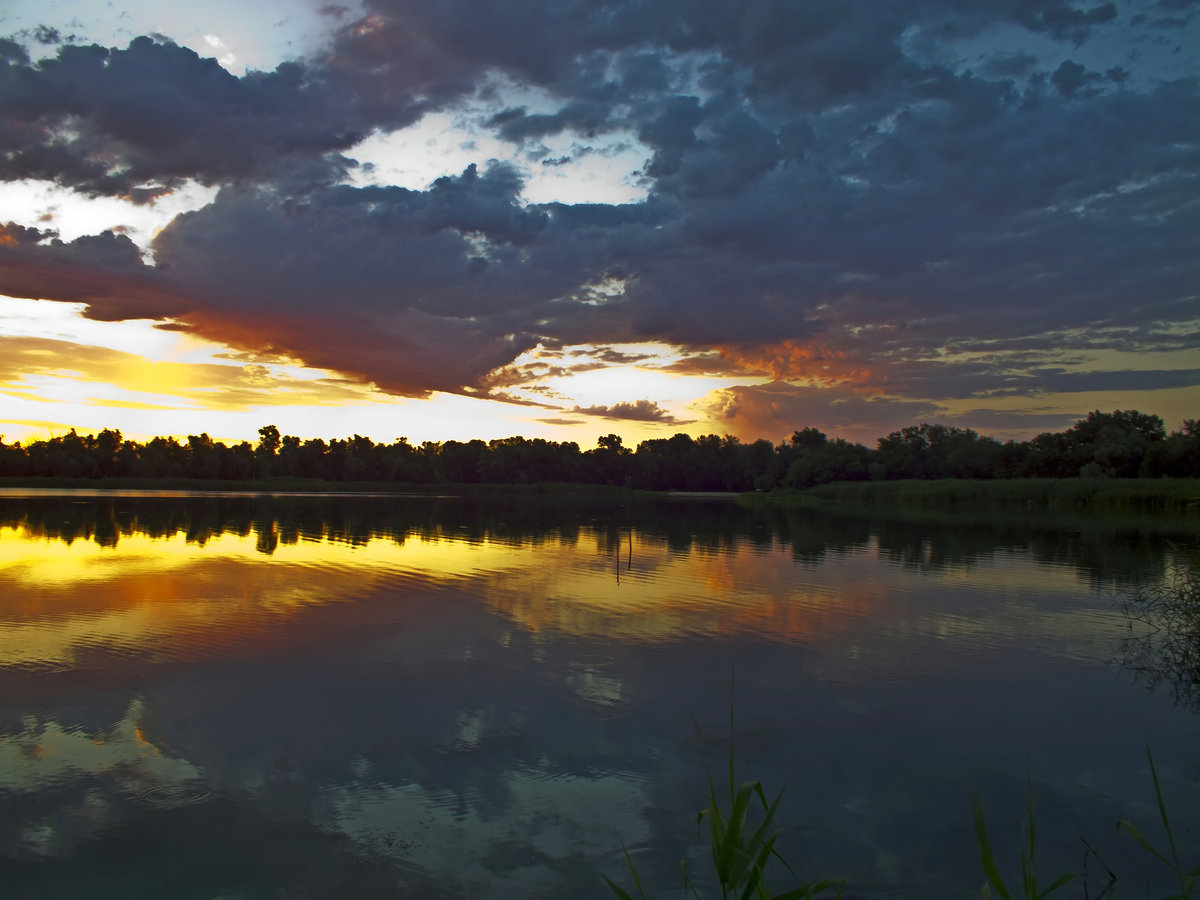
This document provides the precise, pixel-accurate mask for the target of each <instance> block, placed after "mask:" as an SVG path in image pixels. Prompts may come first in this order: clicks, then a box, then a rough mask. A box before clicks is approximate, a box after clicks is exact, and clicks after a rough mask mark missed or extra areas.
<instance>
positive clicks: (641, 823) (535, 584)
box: [0, 490, 1200, 900]
mask: <svg viewBox="0 0 1200 900" xmlns="http://www.w3.org/2000/svg"><path fill="white" fill-rule="evenodd" d="M1195 523H1196V520H1195V519H1193V520H1191V521H1190V522H1189V521H1186V520H1176V521H1174V522H1172V521H1168V520H1152V519H1147V520H1143V521H1127V520H1103V519H1085V518H1080V519H1076V520H1039V519H1037V518H1035V517H1033V518H1031V517H1024V518H1007V519H999V518H997V519H988V518H986V517H982V516H981V517H978V518H975V519H957V520H947V519H939V518H926V519H924V520H918V519H911V518H910V519H906V518H903V517H890V518H889V517H880V516H875V517H863V516H854V515H851V514H838V515H834V514H831V513H828V512H825V513H822V512H817V511H812V510H789V511H780V510H773V511H772V510H766V511H764V510H752V509H746V508H743V507H740V506H738V505H736V504H735V503H734V502H732V501H730V500H728V499H725V500H721V499H709V500H695V499H654V500H628V499H627V500H617V499H610V500H591V501H585V500H581V499H573V498H571V497H567V496H555V495H553V494H550V495H545V494H542V495H532V494H531V495H520V494H504V495H499V496H495V497H491V498H479V497H477V498H474V499H472V498H465V497H453V496H446V497H395V496H391V497H371V496H328V497H322V496H276V497H269V496H246V495H205V496H184V495H179V494H159V495H155V494H153V493H143V494H140V495H132V494H131V495H121V496H114V495H111V494H102V493H100V492H77V493H70V492H61V491H59V492H44V493H40V492H36V491H20V490H7V491H5V492H2V493H0V893H2V894H3V896H5V897H10V898H11V897H15V898H35V897H36V898H51V897H64V898H66V897H79V896H85V895H86V896H88V897H91V898H97V897H120V898H126V900H127V898H135V897H147V898H149V897H155V898H157V897H186V898H192V897H194V898H216V897H222V898H241V897H244V898H258V897H271V898H274V897H334V896H337V897H342V896H349V897H411V896H420V897H522V898H526V897H562V896H573V897H577V898H592V897H595V898H602V897H608V896H611V895H610V894H609V892H608V889H607V888H606V887H605V886H604V883H603V881H602V879H601V875H602V874H604V875H608V876H609V877H612V878H614V879H615V880H616V881H617V882H618V883H621V884H624V885H626V886H627V887H628V888H629V889H630V890H633V885H632V883H631V880H630V879H629V877H628V870H627V868H626V866H625V861H624V856H623V854H622V849H621V848H622V845H624V846H625V847H627V848H628V849H629V852H630V854H631V857H632V858H633V860H634V861H635V862H636V864H637V866H638V869H639V871H640V873H641V875H642V878H643V882H644V883H646V884H647V885H648V886H649V885H653V886H654V887H655V891H654V894H655V895H657V896H668V895H671V896H679V893H678V890H679V887H680V885H681V878H680V874H679V861H680V859H685V858H686V859H687V860H688V865H689V869H690V870H691V871H693V872H694V873H696V874H697V876H706V875H707V873H708V869H707V866H708V865H710V860H709V851H708V846H707V840H706V832H705V833H701V832H699V831H698V829H697V824H696V813H697V811H698V810H699V809H700V808H701V807H702V806H704V805H705V800H706V794H705V791H706V771H709V770H711V771H712V773H713V776H714V778H716V780H717V783H718V786H719V788H718V789H719V790H724V789H725V788H724V785H725V784H726V783H727V772H728V760H729V741H730V737H731V735H730V713H731V683H732V685H733V687H732V704H733V708H732V712H733V734H732V739H733V757H734V760H735V765H736V769H737V779H738V780H739V781H740V780H742V779H753V780H760V781H761V782H762V783H763V786H764V788H765V790H766V792H767V793H768V794H769V795H773V794H775V793H776V792H778V791H779V790H780V789H783V788H786V792H785V794H784V798H783V801H782V803H781V806H780V813H779V824H780V826H781V829H782V832H781V836H780V841H779V845H778V846H779V848H780V849H781V851H782V853H783V855H784V856H785V857H786V859H787V861H788V863H789V864H790V866H791V867H792V869H793V870H794V871H795V872H796V874H797V875H798V876H800V877H802V878H804V879H805V880H808V879H812V878H817V877H831V876H841V875H845V876H846V877H847V878H848V882H847V884H848V889H847V896H851V897H868V896H869V897H929V898H950V897H956V898H957V897H964V896H978V890H979V887H980V885H981V884H982V882H983V873H982V870H981V868H980V865H979V856H978V850H977V846H976V842H975V837H974V831H973V825H972V821H973V820H972V798H973V797H974V796H975V795H976V794H978V795H979V796H980V798H981V799H982V802H983V806H984V809H985V811H986V814H987V820H988V826H989V829H990V831H991V835H992V841H993V845H994V846H995V848H996V853H997V856H998V858H999V861H1000V865H1001V868H1002V869H1004V870H1005V871H1006V872H1009V873H1016V872H1017V871H1018V865H1019V863H1018V859H1019V857H1018V849H1017V848H1018V838H1019V834H1020V821H1021V817H1022V814H1023V812H1024V806H1025V794H1026V778H1027V776H1028V778H1029V780H1030V781H1031V783H1032V787H1033V792H1034V796H1035V800H1036V804H1037V823H1038V839H1039V845H1038V868H1039V878H1040V880H1041V881H1042V882H1043V883H1044V884H1048V883H1049V881H1050V880H1051V879H1052V878H1053V877H1054V876H1056V875H1057V874H1059V873H1060V872H1062V871H1076V872H1080V873H1081V875H1082V874H1083V873H1086V884H1087V885H1088V889H1089V890H1090V892H1091V893H1090V896H1093V897H1095V896H1097V894H1098V893H1099V891H1100V890H1102V889H1103V886H1104V885H1105V884H1107V883H1108V881H1109V877H1108V875H1107V874H1105V867H1107V869H1109V870H1112V871H1113V872H1115V873H1116V874H1117V876H1118V879H1119V880H1118V883H1117V884H1118V887H1120V888H1121V889H1122V891H1123V894H1124V895H1125V896H1145V895H1146V894H1145V892H1146V890H1147V885H1149V890H1150V891H1151V895H1152V896H1159V895H1160V894H1161V893H1162V892H1165V891H1166V890H1167V889H1168V888H1169V887H1170V881H1169V880H1165V879H1164V878H1163V875H1164V874H1168V873H1166V872H1165V869H1164V868H1163V867H1162V865H1161V863H1158V862H1156V861H1154V860H1153V859H1151V858H1150V857H1149V855H1148V854H1147V853H1146V852H1145V851H1144V850H1142V849H1141V848H1139V847H1137V846H1136V845H1135V844H1134V842H1133V841H1132V840H1131V839H1130V838H1129V837H1128V836H1127V835H1124V834H1118V832H1117V831H1116V828H1115V825H1116V822H1117V820H1118V819H1121V818H1128V819H1132V820H1133V821H1135V822H1136V823H1137V824H1138V825H1139V826H1140V827H1141V828H1142V830H1143V831H1144V832H1145V833H1146V834H1147V836H1148V837H1149V838H1150V839H1151V840H1152V841H1153V842H1154V843H1156V844H1161V845H1165V838H1163V837H1162V829H1161V825H1160V823H1159V821H1158V812H1157V805H1156V801H1155V796H1154V788H1153V784H1152V782H1151V777H1150V769H1149V766H1148V763H1147V758H1146V747H1147V745H1149V746H1150V748H1151V749H1152V751H1153V753H1154V759H1155V763H1156V766H1157V771H1158V776H1159V779H1160V781H1161V783H1162V787H1163V792H1164V795H1165V797H1166V800H1167V803H1168V808H1169V811H1170V813H1171V817H1172V822H1173V825H1174V826H1175V828H1176V832H1177V836H1178V837H1179V838H1180V851H1181V854H1182V855H1184V857H1185V862H1188V864H1191V865H1194V864H1196V863H1200V846H1198V845H1200V841H1198V840H1197V835H1200V753H1198V751H1197V748H1200V716H1197V714H1196V713H1197V709H1198V708H1200V691H1198V690H1197V689H1196V686H1195V685H1194V684H1189V683H1188V682H1187V680H1186V678H1187V673H1179V672H1176V671H1173V670H1172V668H1171V656H1170V654H1169V653H1158V652H1157V651H1156V649H1155V645H1154V644H1153V635H1151V636H1149V637H1147V636H1146V633H1145V631H1144V627H1143V626H1142V625H1141V623H1138V622H1133V621H1131V619H1130V618H1129V617H1128V616H1127V615H1126V614H1125V613H1124V612H1123V609H1122V602H1121V601H1122V598H1123V597H1125V596H1127V595H1128V593H1129V592H1130V591H1132V590H1133V589H1135V588H1136V587H1137V586H1138V585H1139V584H1145V583H1151V582H1153V581H1154V580H1155V579H1159V578H1161V577H1162V575H1163V573H1164V572H1165V571H1166V570H1167V569H1168V567H1170V566H1171V565H1175V564H1183V562H1184V561H1185V559H1187V558H1193V559H1194V554H1195V550H1196V546H1197V527H1196V524H1195ZM1147 641H1150V643H1147ZM706 827H707V826H706ZM1081 836H1082V837H1083V838H1085V839H1086V840H1087V842H1088V843H1089V844H1090V845H1091V846H1092V847H1093V848H1094V849H1095V850H1096V851H1097V853H1098V854H1099V858H1097V857H1096V856H1095V855H1091V854H1088V853H1087V850H1086V848H1085V846H1084V844H1083V843H1082V842H1081V840H1080V838H1081ZM1101 863H1103V864H1101ZM1010 877H1011V878H1013V879H1017V878H1019V875H1016V874H1013V875H1011V876H1010ZM776 878H777V880H776V882H775V889H776V890H779V889H782V888H783V887H785V886H787V885H788V884H789V883H790V882H789V879H788V877H787V873H786V870H785V869H783V868H782V867H779V869H778V870H777V873H776ZM1154 891H1158V892H1159V893H1153V892H1154ZM1083 895H1084V886H1083V883H1082V882H1080V881H1077V882H1076V884H1075V885H1074V886H1072V887H1069V888H1068V889H1066V890H1065V891H1064V892H1063V893H1062V894H1061V895H1056V896H1076V897H1078V896H1083ZM705 896H712V892H711V891H709V892H708V893H706V894H705Z"/></svg>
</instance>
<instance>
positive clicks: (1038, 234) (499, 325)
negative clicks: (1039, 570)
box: [0, 0, 1200, 447]
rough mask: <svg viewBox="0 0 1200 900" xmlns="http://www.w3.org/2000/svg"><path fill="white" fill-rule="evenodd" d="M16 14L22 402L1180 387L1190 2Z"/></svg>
mask: <svg viewBox="0 0 1200 900" xmlns="http://www.w3.org/2000/svg"><path fill="white" fill-rule="evenodd" d="M0 35H7V36H8V37H7V38H5V39H3V40H0V66H2V67H0V173H2V178H3V180H2V182H0V434H3V435H4V439H5V440H7V441H12V440H17V439H21V440H24V439H28V438H33V437H46V436H48V435H52V434H61V433H63V432H65V431H67V430H68V429H70V428H72V427H74V428H77V429H79V430H81V431H96V430H99V429H101V428H105V427H116V428H120V429H121V430H122V431H123V432H124V433H125V434H126V435H127V436H129V437H133V438H139V439H142V438H146V437H150V436H153V435H156V434H166V435H176V436H185V435H187V434H194V433H199V432H201V431H205V432H208V433H209V434H211V435H212V436H213V437H215V438H218V439H222V440H241V439H254V438H255V436H256V432H257V429H258V427H259V426H260V425H264V424H267V423H274V424H276V425H277V426H278V427H279V428H280V430H281V431H283V432H284V433H290V434H297V435H301V436H304V437H326V438H329V437H345V436H348V435H350V434H355V433H357V434H362V435H366V436H370V437H372V438H373V439H375V440H377V441H391V440H393V439H395V438H396V437H398V436H402V435H403V436H407V437H408V438H409V439H410V440H412V441H414V442H420V441H424V440H445V439H458V440H465V439H469V438H474V437H479V438H484V439H491V438H499V437H506V436H509V435H514V434H521V435H525V436H527V437H544V438H549V439H553V440H574V441H578V442H579V443H580V444H581V445H583V446H585V447H590V446H593V445H594V444H595V440H596V437H597V436H599V435H602V434H607V433H610V432H615V433H617V434H620V435H621V436H623V437H624V438H625V441H626V443H627V444H629V445H632V444H635V443H636V442H638V441H640V440H643V439H646V438H650V437H668V436H670V435H671V434H673V433H675V432H677V431H687V432H690V433H692V434H706V433H712V432H715V433H719V434H733V435H737V436H738V437H741V438H742V439H743V440H753V439H755V438H759V437H766V438H769V439H771V440H773V441H774V440H779V439H781V438H783V437H785V436H787V435H789V434H790V433H791V432H792V431H793V430H795V429H798V428H802V427H804V426H808V425H812V426H816V427H818V428H821V429H822V430H824V431H826V432H828V433H830V434H834V435H840V436H843V437H847V438H850V439H853V440H859V441H863V442H865V443H868V444H873V443H874V439H875V438H876V437H879V436H881V435H883V434H886V433H887V432H888V431H890V430H893V429H895V428H898V427H901V426H903V425H908V424H915V423H917V422H921V421H930V422H933V421H936V422H944V423H947V424H951V425H958V426H969V427H972V428H975V429H977V430H979V431H981V432H983V433H985V434H992V435H996V436H998V437H1018V438H1019V437H1027V436H1030V435H1032V434H1036V433H1038V432H1042V431H1057V430H1061V429H1062V428H1065V427H1066V426H1068V425H1069V424H1070V423H1071V422H1073V421H1075V420H1076V419H1078V418H1080V417H1081V416H1083V415H1085V414H1086V413H1087V412H1088V411H1089V410H1092V409H1097V408H1099V409H1101V410H1105V411H1109V410H1112V409H1116V408H1123V409H1129V408H1136V409H1140V410H1142V411H1143V412H1149V413H1157V414H1158V415H1160V416H1162V417H1163V419H1164V420H1165V422H1166V424H1167V427H1168V428H1169V429H1172V428H1178V427H1179V425H1180V423H1181V422H1182V420H1183V419H1184V418H1185V417H1188V418H1191V417H1195V416H1197V415H1200V352H1198V351H1200V52H1198V51H1200V0H1136V2H1117V3H1114V2H1095V0H1083V2H1079V3H1071V2H1066V0H1041V2H1036V0H977V2H973V3H970V4H962V3H956V2H950V0H895V2H888V3H880V2H878V0H875V2H872V0H859V2H853V0H846V2H831V0H693V2H668V0H365V2H362V3H352V4H350V5H341V4H340V3H338V2H336V0H334V2H330V3H321V2H300V0H296V2H290V3H286V2H262V3H247V2H245V0H236V2H235V0H206V2H203V3H182V2H178V0H166V2H163V0H111V2H101V0H59V2H54V0H36V2H35V0H8V2H6V3H5V4H4V5H3V6H0ZM4 223H7V224H4Z"/></svg>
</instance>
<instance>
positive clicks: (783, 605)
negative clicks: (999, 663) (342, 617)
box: [0, 523, 1086, 668]
mask: <svg viewBox="0 0 1200 900" xmlns="http://www.w3.org/2000/svg"><path fill="white" fill-rule="evenodd" d="M982 568H983V569H984V570H986V577H985V578H984V579H982V580H983V581H984V582H986V583H988V584H991V585H995V586H997V587H1002V588H1003V590H1004V591H1005V593H1006V594H1007V595H1008V596H1010V597H1011V596H1017V597H1019V596H1020V593H1021V588H1022V586H1028V587H1029V588H1030V589H1031V590H1030V591H1029V593H1033V591H1032V588H1034V586H1035V585H1036V593H1037V595H1038V596H1039V597H1041V598H1045V596H1046V595H1047V592H1061V593H1063V594H1064V595H1065V594H1075V595H1078V593H1079V591H1080V584H1079V579H1078V576H1077V575H1075V573H1074V571H1073V570H1068V569H1065V568H1059V569H1054V568H1049V569H1048V568H1046V567H1042V566H1037V565H1031V564H1030V563H1029V562H1028V561H1027V560H1015V559H1005V558H1004V557H997V558H995V559H992V560H989V561H987V562H986V563H983V564H982ZM979 574H980V572H979V571H978V570H977V571H975V572H974V573H971V572H967V571H964V570H961V569H955V568H949V569H947V570H946V571H944V572H942V573H940V574H936V573H933V574H931V573H930V572H922V573H920V575H919V577H920V578H921V579H922V584H923V585H925V586H927V587H928V586H931V585H933V586H937V585H940V586H942V587H944V588H947V589H952V588H954V587H956V586H962V585H964V584H966V583H967V582H968V581H970V580H972V579H974V580H975V581H976V582H979V581H980V580H981V579H980V578H979ZM904 577H905V576H904V575H903V574H900V573H898V572H897V571H896V569H895V567H894V566H890V565H888V564H887V563H886V562H885V561H883V560H881V559H880V558H879V554H878V551H877V549H876V548H875V547H873V546H860V547H857V548H852V549H848V550H841V551H838V552H836V553H829V554H827V555H825V556H823V557H822V558H821V559H820V560H819V562H805V561H804V560H798V559H797V558H796V557H794V556H793V554H792V553H791V552H789V548H787V547H785V546H782V545H780V544H776V545H774V546H770V547H763V546H756V545H753V544H750V543H746V542H743V543H733V544H731V545H728V546H723V547H721V548H720V550H715V549H712V548H706V547H698V546H693V547H692V548H690V550H680V549H678V548H676V547H672V546H670V545H668V544H667V542H666V541H665V540H663V539H661V538H659V537H656V536H654V535H649V536H645V535H642V534H640V533H639V532H638V531H637V530H628V529H622V530H621V532H620V533H619V534H618V535H617V536H616V539H615V540H614V534H613V532H612V531H610V530H604V529H597V528H582V529H580V530H579V531H577V532H571V533H570V534H569V535H568V536H566V537H564V536H562V535H559V534H555V533H551V534H548V535H546V536H544V537H539V538H538V540H536V541H530V540H525V541H523V542H522V541H513V542H506V541H503V540H496V539H471V540H467V539H464V538H462V537H457V536H454V535H452V534H439V533H436V532H434V533H429V532H427V533H416V532H410V533H407V534H401V535H398V536H383V537H381V536H376V537H371V538H368V539H365V540H363V539H358V540H355V541H354V542H350V541H346V540H340V539H337V538H335V537H296V536H295V535H294V534H293V535H292V536H290V538H289V540H282V541H281V540H279V539H278V535H277V534H276V532H275V526H274V524H273V523H272V524H270V525H269V526H263V525H261V524H260V525H259V527H257V528H251V529H249V530H247V531H246V532H245V533H243V534H238V533H236V532H228V531H227V532H222V533H216V534H208V535H206V536H205V539H204V540H203V541H197V540H189V539H188V537H187V535H186V534H185V533H184V532H183V531H179V532H176V533H174V534H172V535H169V536H163V537H152V536H150V535H147V534H145V533H140V532H136V531H135V532H133V533H127V534H123V535H122V536H121V538H120V541H119V542H117V543H115V544H112V543H110V544H109V545H108V546H102V545H101V544H100V543H99V542H96V541H91V540H71V541H67V540H59V539H52V538H48V537H46V536H44V535H43V534H39V533H34V532H32V531H31V530H29V529H28V528H27V527H25V526H17V527H0V660H3V665H5V666H33V667H39V666H51V667H60V668H61V667H70V666H72V665H75V664H77V662H78V660H79V658H80V654H81V653H83V652H85V651H93V650H100V651H103V652H105V653H108V654H118V655H125V656H143V657H145V656H148V657H151V658H155V659H165V658H187V657H194V656H203V655H207V654H211V653H213V652H222V653H227V652H229V651H230V650H231V649H232V648H235V647H236V648H239V649H238V651H237V652H240V653H247V654H252V653H254V652H256V648H260V647H262V646H263V645H268V644H277V643H279V642H280V641H286V640H287V638H286V635H287V632H288V628H287V627H286V623H288V622H290V621H294V620H296V619H297V618H298V617H300V618H302V617H304V616H305V615H308V614H311V613H312V612H313V611H314V610H321V609H327V608H330V607H334V606H336V605H338V604H347V603H351V602H354V601H362V600H364V599H366V598H368V597H376V596H386V597H387V598H388V599H389V601H392V602H395V603H399V604H403V603H404V601H405V600H406V599H408V598H411V597H413V596H415V595H417V594H428V593H430V592H431V591H434V590H437V589H445V588H450V589H455V588H459V589H461V590H462V591H463V592H464V593H465V594H468V595H469V596H470V597H471V598H473V602H477V603H482V604H483V605H484V606H485V607H488V608H491V609H494V610H495V611H497V612H499V613H501V614H503V615H504V616H505V617H507V618H508V619H509V620H511V621H512V623H513V624H514V625H516V626H517V627H519V628H522V629H524V630H525V631H527V632H529V633H532V634H535V635H542V634H550V633H555V634H563V635H569V636H578V637H605V638H610V639H616V640H621V641H640V642H668V641H676V640H687V639H694V638H697V637H709V638H713V637H716V638H723V637H731V636H737V635H745V636H753V637H755V638H756V639H767V640H772V641H781V642H807V641H813V640H827V639H830V638H832V637H835V636H837V635H842V634H845V633H847V632H849V631H854V630H855V629H857V628H859V627H860V626H861V625H862V623H863V622H864V621H865V620H866V619H868V618H870V619H872V620H873V621H874V623H875V624H876V625H878V623H879V622H880V621H886V620H888V619H890V618H896V619H898V620H901V619H902V620H905V621H904V623H903V624H902V625H898V626H897V629H896V632H897V633H899V632H913V631H914V630H915V631H920V632H923V633H926V634H938V635H941V636H943V637H945V638H950V639H953V638H954V637H955V636H958V637H960V638H963V639H966V640H971V639H975V638H978V639H984V638H985V637H986V635H987V634H988V633H989V632H991V633H995V630H996V629H997V627H998V625H1002V624H1003V620H1005V619H1008V620H1011V622H1012V623H1018V622H1024V625H1017V624H1012V625H1011V627H1018V628H1021V629H1028V628H1047V627H1049V628H1051V629H1053V631H1060V629H1062V628H1065V627H1068V626H1069V625H1071V621H1070V620H1071V618H1072V616H1071V614H1070V612H1069V611H1066V612H1064V611H1059V612H1052V611H1048V612H1042V613H1040V614H1038V613H1036V611H1032V612H1031V610H1032V606H1033V604H1032V603H1026V604H1022V606H1023V607H1027V608H1022V609H1021V610H1019V613H1020V615H1014V612H1016V611H1014V610H1013V609H1011V608H1009V609H1008V610H1007V612H1006V611H1005V610H1003V609H996V610H987V609H981V610H973V611H970V612H969V613H968V614H964V615H956V614H954V613H953V612H950V611H947V610H944V609H940V610H939V611H938V612H937V613H936V614H935V615H936V621H933V620H922V618H921V613H920V611H919V610H917V611H915V612H914V607H913V602H914V601H913V596H912V593H911V591H909V590H903V589H901V590H897V587H898V584H902V582H903V579H904ZM909 577H912V578H916V577H918V576H916V575H912V576H909ZM1010 607H1011V601H1010ZM1031 615H1032V616H1033V618H1035V619H1036V618H1038V616H1039V615H1040V616H1041V617H1042V618H1046V617H1052V618H1053V619H1054V620H1053V621H1050V620H1049V619H1046V621H1042V622H1040V623H1039V622H1033V621H1032V619H1031V618H1030V617H1031ZM1079 624H1080V623H1079V622H1078V621H1076V622H1074V627H1076V628H1078V626H1079ZM1001 630H1008V628H1007V627H1003V628H1002V629H1001ZM1085 640H1086V638H1085Z"/></svg>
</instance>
